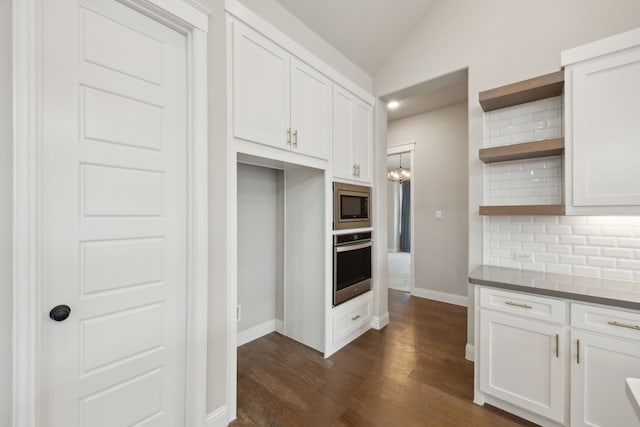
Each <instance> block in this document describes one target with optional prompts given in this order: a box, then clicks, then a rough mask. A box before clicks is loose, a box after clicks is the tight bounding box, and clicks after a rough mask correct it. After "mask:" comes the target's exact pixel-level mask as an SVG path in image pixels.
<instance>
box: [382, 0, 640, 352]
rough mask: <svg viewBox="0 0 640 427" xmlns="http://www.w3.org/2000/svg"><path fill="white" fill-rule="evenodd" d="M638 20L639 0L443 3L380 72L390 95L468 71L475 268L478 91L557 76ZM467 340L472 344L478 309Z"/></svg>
mask: <svg viewBox="0 0 640 427" xmlns="http://www.w3.org/2000/svg"><path fill="white" fill-rule="evenodd" d="M639 23H640V2H638V1H637V0H617V1H615V2H611V1H602V0H563V1H560V2H559V1H556V0H538V1H528V2H522V1H518V2H514V1H511V0H482V1H466V0H447V1H439V2H437V3H436V4H435V5H434V7H433V8H432V9H431V11H430V13H429V14H428V15H427V16H425V18H424V19H423V20H422V22H421V23H420V24H419V25H418V26H417V27H416V28H415V29H414V30H413V31H412V33H411V34H410V35H409V36H408V37H407V38H406V39H405V40H404V42H403V43H402V45H401V46H399V48H398V50H397V51H396V53H395V54H394V55H393V56H392V57H390V58H389V59H388V61H387V62H386V63H385V64H384V65H383V66H382V67H381V69H380V71H379V72H378V73H377V74H376V76H375V78H374V89H375V93H376V94H377V95H384V94H387V93H391V92H395V91H396V90H398V89H402V88H405V87H409V86H412V85H414V84H417V83H420V82H423V81H426V80H430V79H433V78H435V77H438V76H441V75H444V74H448V73H450V72H452V71H455V70H459V69H462V68H465V67H469V124H468V126H469V153H468V161H469V269H472V268H474V267H475V266H477V265H480V264H481V263H482V247H483V243H482V220H481V218H480V217H479V215H478V210H477V207H478V206H479V205H480V204H481V203H482V191H483V189H482V186H483V183H482V163H481V162H480V161H479V160H478V149H479V148H481V147H482V137H483V128H482V110H481V109H480V106H479V104H478V103H477V99H478V92H480V91H482V90H486V89H491V88H494V87H497V86H501V85H504V84H508V83H513V82H516V81H519V80H523V79H526V78H530V77H534V76H538V75H542V74H546V73H550V72H553V71H556V70H558V69H559V68H560V51H561V50H563V49H567V48H570V47H574V46H577V45H580V44H583V43H586V42H590V41H593V40H597V39H600V38H603V37H606V36H609V35H612V34H616V33H620V32H623V31H626V30H629V29H632V28H635V27H638V25H639ZM470 290H472V289H471V288H470ZM472 295H473V293H472V292H470V297H472ZM470 303H472V301H470ZM467 337H468V342H469V343H470V344H473V310H469V311H468V322H467Z"/></svg>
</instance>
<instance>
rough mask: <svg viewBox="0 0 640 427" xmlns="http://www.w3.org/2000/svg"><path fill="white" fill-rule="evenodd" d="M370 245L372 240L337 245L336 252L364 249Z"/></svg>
mask: <svg viewBox="0 0 640 427" xmlns="http://www.w3.org/2000/svg"><path fill="white" fill-rule="evenodd" d="M369 247H371V242H366V243H357V244H355V245H345V246H336V252H348V251H357V250H358V249H364V248H369Z"/></svg>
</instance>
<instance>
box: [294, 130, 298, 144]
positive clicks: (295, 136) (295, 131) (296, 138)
mask: <svg viewBox="0 0 640 427" xmlns="http://www.w3.org/2000/svg"><path fill="white" fill-rule="evenodd" d="M293 146H294V147H297V146H298V129H296V130H294V131H293Z"/></svg>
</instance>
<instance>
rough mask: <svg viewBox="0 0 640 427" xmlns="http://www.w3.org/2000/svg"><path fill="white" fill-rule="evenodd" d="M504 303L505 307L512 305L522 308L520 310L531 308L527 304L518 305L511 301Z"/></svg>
mask: <svg viewBox="0 0 640 427" xmlns="http://www.w3.org/2000/svg"><path fill="white" fill-rule="evenodd" d="M504 303H505V304H507V305H513V306H516V307H522V308H528V309H531V308H533V307H531V306H530V305H528V304H518V303H517V302H513V301H505V302H504Z"/></svg>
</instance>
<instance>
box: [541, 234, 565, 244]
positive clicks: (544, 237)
mask: <svg viewBox="0 0 640 427" xmlns="http://www.w3.org/2000/svg"><path fill="white" fill-rule="evenodd" d="M535 240H536V242H540V243H558V242H559V241H560V237H559V236H554V235H553V234H538V235H536V237H535Z"/></svg>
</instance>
